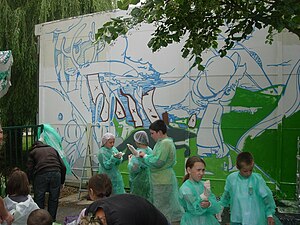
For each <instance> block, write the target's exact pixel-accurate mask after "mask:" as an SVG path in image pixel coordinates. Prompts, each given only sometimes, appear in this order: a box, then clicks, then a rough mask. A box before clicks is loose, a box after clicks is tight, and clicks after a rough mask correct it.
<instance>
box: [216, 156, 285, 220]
mask: <svg viewBox="0 0 300 225" xmlns="http://www.w3.org/2000/svg"><path fill="white" fill-rule="evenodd" d="M236 167H237V168H238V170H239V171H237V172H233V173H231V174H230V175H229V176H228V177H227V178H226V184H225V188H224V193H223V195H222V198H221V205H222V206H223V207H228V206H230V214H231V215H230V224H231V225H274V224H281V223H280V221H279V220H278V219H277V218H275V215H274V214H275V208H276V206H275V202H274V199H273V195H272V192H271V190H270V188H269V187H268V186H267V185H266V182H265V180H264V179H263V178H262V176H261V175H260V174H258V173H254V172H253V167H254V159H253V156H252V154H251V153H250V152H241V153H239V154H238V156H237V158H236ZM275 220H276V223H275Z"/></svg>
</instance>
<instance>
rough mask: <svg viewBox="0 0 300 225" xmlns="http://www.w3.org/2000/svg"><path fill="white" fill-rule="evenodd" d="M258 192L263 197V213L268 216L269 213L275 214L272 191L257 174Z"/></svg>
mask: <svg viewBox="0 0 300 225" xmlns="http://www.w3.org/2000/svg"><path fill="white" fill-rule="evenodd" d="M258 191H259V194H260V196H261V197H262V199H263V202H264V204H265V207H266V211H265V215H266V217H268V216H270V215H274V214H275V208H276V205H275V201H274V198H273V194H272V191H271V190H270V188H269V187H268V186H267V184H266V182H265V180H264V179H263V178H262V177H261V176H259V190H258Z"/></svg>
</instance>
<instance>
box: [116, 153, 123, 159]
mask: <svg viewBox="0 0 300 225" xmlns="http://www.w3.org/2000/svg"><path fill="white" fill-rule="evenodd" d="M122 156H123V152H118V153H117V154H115V155H114V157H115V158H118V159H121V157H122Z"/></svg>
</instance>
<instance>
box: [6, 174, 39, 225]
mask: <svg viewBox="0 0 300 225" xmlns="http://www.w3.org/2000/svg"><path fill="white" fill-rule="evenodd" d="M29 193H30V189H29V181H28V178H27V174H26V173H25V172H23V171H21V170H20V169H19V168H14V169H13V170H12V173H11V175H10V176H9V178H8V182H7V196H6V197H5V198H4V204H5V207H6V208H7V210H8V211H9V212H10V213H11V214H12V215H13V217H14V221H13V223H12V225H24V224H26V221H27V218H28V216H29V214H30V213H31V212H32V211H34V210H36V209H39V207H38V205H37V204H36V203H35V202H34V201H33V199H32V198H31V196H30V195H29Z"/></svg>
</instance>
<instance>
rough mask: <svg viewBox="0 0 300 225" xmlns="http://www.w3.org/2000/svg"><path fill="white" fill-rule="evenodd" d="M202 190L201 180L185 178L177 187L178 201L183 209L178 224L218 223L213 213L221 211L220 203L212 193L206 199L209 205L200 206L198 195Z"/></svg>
mask: <svg viewBox="0 0 300 225" xmlns="http://www.w3.org/2000/svg"><path fill="white" fill-rule="evenodd" d="M203 192H204V185H203V181H201V180H200V181H199V182H196V181H192V180H186V181H185V182H184V183H183V184H182V185H181V187H180V189H179V202H180V204H181V205H182V207H183V208H184V210H185V213H184V214H183V216H182V218H181V222H180V225H196V224H197V225H208V224H209V225H219V224H220V223H219V222H218V220H217V219H216V217H215V214H217V213H219V212H220V211H221V205H220V203H219V202H217V199H216V197H215V195H214V194H213V193H210V195H209V197H208V201H209V202H210V206H209V207H208V208H202V207H201V206H200V204H201V202H202V199H201V197H200V195H201V194H202V193H203Z"/></svg>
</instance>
